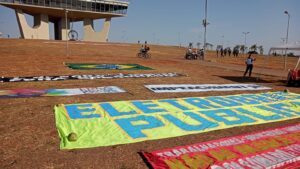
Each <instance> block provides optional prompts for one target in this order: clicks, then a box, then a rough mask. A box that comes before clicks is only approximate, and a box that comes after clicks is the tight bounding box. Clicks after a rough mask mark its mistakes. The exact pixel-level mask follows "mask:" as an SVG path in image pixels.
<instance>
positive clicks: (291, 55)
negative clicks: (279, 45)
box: [287, 52, 295, 57]
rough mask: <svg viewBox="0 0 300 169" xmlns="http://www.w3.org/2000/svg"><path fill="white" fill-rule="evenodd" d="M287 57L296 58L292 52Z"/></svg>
mask: <svg viewBox="0 0 300 169" xmlns="http://www.w3.org/2000/svg"><path fill="white" fill-rule="evenodd" d="M287 56H290V57H295V55H294V53H293V52H290V53H288V54H287Z"/></svg>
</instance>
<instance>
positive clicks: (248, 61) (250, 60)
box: [244, 54, 256, 77]
mask: <svg viewBox="0 0 300 169" xmlns="http://www.w3.org/2000/svg"><path fill="white" fill-rule="evenodd" d="M255 60H256V59H255V58H252V57H251V54H249V56H248V58H247V59H246V61H245V64H246V66H247V67H246V71H245V73H244V77H245V76H246V74H247V73H248V71H249V77H251V73H252V69H253V62H254V61H255Z"/></svg>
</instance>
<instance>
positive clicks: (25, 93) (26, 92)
mask: <svg viewBox="0 0 300 169" xmlns="http://www.w3.org/2000/svg"><path fill="white" fill-rule="evenodd" d="M123 92H126V91H125V90H123V89H121V88H119V87H117V86H105V87H95V88H74V89H44V90H43V89H15V90H0V98H22V97H39V96H74V95H83V94H104V93H123Z"/></svg>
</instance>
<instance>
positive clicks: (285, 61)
mask: <svg viewBox="0 0 300 169" xmlns="http://www.w3.org/2000/svg"><path fill="white" fill-rule="evenodd" d="M284 13H285V14H287V15H288V24H287V30H286V40H285V44H286V45H287V44H288V39H289V27H290V14H289V12H288V11H284ZM286 64H287V49H285V57H284V70H286Z"/></svg>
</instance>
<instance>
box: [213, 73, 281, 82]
mask: <svg viewBox="0 0 300 169" xmlns="http://www.w3.org/2000/svg"><path fill="white" fill-rule="evenodd" d="M215 76H217V75H215ZM217 77H220V78H223V79H226V80H230V81H233V82H238V83H249V82H251V83H276V82H280V81H274V80H272V81H271V80H264V79H262V78H259V77H243V76H217Z"/></svg>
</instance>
